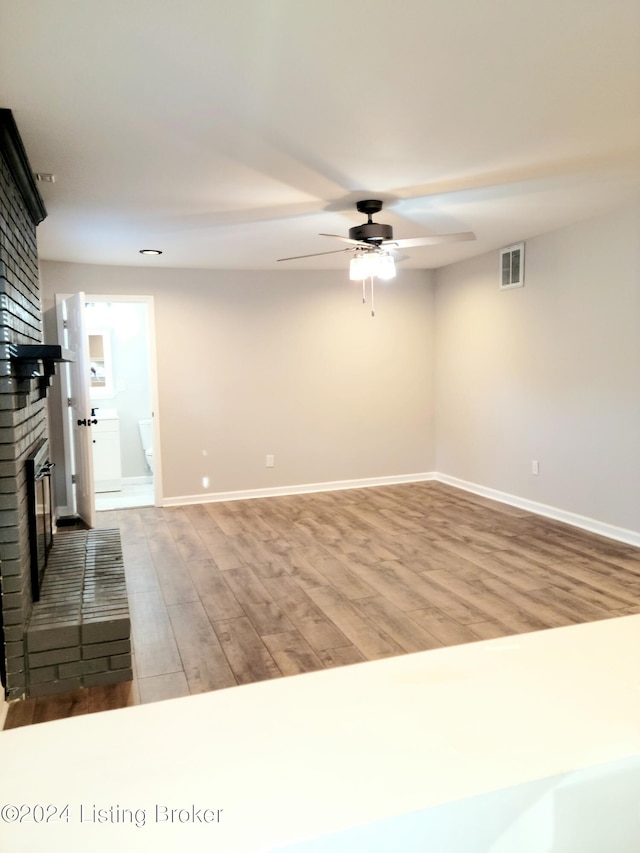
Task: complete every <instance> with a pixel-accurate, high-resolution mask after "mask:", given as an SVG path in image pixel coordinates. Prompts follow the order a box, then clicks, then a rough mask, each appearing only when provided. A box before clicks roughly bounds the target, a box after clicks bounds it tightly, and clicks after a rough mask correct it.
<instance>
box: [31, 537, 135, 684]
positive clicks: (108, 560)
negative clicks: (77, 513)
mask: <svg viewBox="0 0 640 853" xmlns="http://www.w3.org/2000/svg"><path fill="white" fill-rule="evenodd" d="M130 637H131V622H130V619H129V605H128V600H127V590H126V586H125V578H124V563H123V559H122V545H121V543H120V531H118V530H82V531H77V532H70V533H61V534H58V535H57V536H56V537H55V540H54V546H53V548H52V550H51V553H50V556H49V563H48V565H47V571H46V574H45V576H44V582H43V585H42V591H41V595H40V601H38V602H37V603H36V604H34V605H33V612H32V614H31V619H30V621H29V625H28V627H27V642H26V664H27V696H29V697H33V696H47V695H50V694H53V693H65V692H67V691H70V690H77V689H78V688H79V687H93V686H95V685H97V684H116V683H117V682H120V681H130V680H131V679H132V678H133V673H132V669H131V639H130Z"/></svg>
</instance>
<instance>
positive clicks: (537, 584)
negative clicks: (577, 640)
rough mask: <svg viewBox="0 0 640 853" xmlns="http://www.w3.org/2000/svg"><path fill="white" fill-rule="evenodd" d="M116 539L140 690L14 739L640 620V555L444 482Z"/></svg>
mask: <svg viewBox="0 0 640 853" xmlns="http://www.w3.org/2000/svg"><path fill="white" fill-rule="evenodd" d="M98 524H99V526H100V527H103V528H109V527H119V528H120V531H121V537H122V544H123V553H124V559H125V570H126V576H127V586H128V592H129V601H130V610H131V620H132V637H133V649H134V673H135V679H134V681H133V682H130V683H127V684H120V685H115V686H112V687H100V688H89V689H86V690H80V691H77V692H76V693H70V694H66V695H62V696H54V697H50V698H40V699H32V700H31V699H30V700H25V701H23V702H16V703H13V704H12V705H11V707H10V709H9V713H8V716H7V721H6V724H5V728H14V727H17V726H22V725H29V724H31V723H38V722H42V721H45V720H52V719H57V718H60V717H67V716H74V715H77V714H85V713H92V712H94V711H102V710H109V709H112V708H119V707H124V706H126V705H132V704H138V703H144V702H154V701H157V700H161V699H167V698H173V697H177V696H185V695H188V694H189V693H201V692H204V691H209V690H218V689H220V688H224V687H232V686H234V685H237V684H248V683H250V682H253V681H260V680H263V679H270V678H278V677H282V676H287V675H294V674H296V673H302V672H310V671H312V670H317V669H322V668H325V667H334V666H345V665H348V664H353V663H358V662H361V661H365V660H375V659H377V658H384V657H389V656H392V655H401V654H404V653H408V652H416V651H421V650H426V649H435V648H438V647H442V646H449V645H454V644H456V643H469V642H474V641H477V640H482V639H490V638H495V637H501V636H508V635H511V634H517V633H522V632H527V631H537V630H540V629H544V628H555V627H559V626H562V625H572V624H577V623H580V622H586V621H591V620H597V619H606V618H609V617H613V616H624V615H628V614H632V613H640V549H637V548H633V547H631V546H629V545H624V544H621V543H618V542H614V541H612V540H608V539H604V538H602V537H599V536H596V535H593V534H590V533H586V532H583V531H580V530H578V529H576V528H573V527H569V526H567V525H564V524H561V523H559V522H555V521H551V520H547V519H544V518H541V517H539V516H534V515H532V514H530V513H527V512H525V511H523V510H518V509H515V508H513V507H509V506H507V505H504V504H499V503H496V502H493V501H490V500H487V499H484V498H481V497H477V496H475V495H472V494H468V493H466V492H461V491H459V490H456V489H453V488H451V487H448V486H445V485H443V484H440V483H434V482H428V483H414V484H406V485H398V486H387V487H380V488H371V489H354V490H349V491H341V492H323V493H318V494H311V495H296V496H287V497H275V498H265V499H256V500H250V501H235V502H228V503H214V504H202V505H194V506H185V507H179V508H171V509H158V508H154V507H145V508H142V509H129V510H122V511H118V512H103V513H99V514H98ZM61 535H63V534H61Z"/></svg>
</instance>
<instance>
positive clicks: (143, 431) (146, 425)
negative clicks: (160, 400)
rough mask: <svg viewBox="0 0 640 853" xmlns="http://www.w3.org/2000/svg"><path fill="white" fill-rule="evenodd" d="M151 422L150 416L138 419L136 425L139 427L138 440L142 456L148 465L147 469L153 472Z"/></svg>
mask: <svg viewBox="0 0 640 853" xmlns="http://www.w3.org/2000/svg"><path fill="white" fill-rule="evenodd" d="M152 424H153V422H152V420H151V418H144V419H143V420H140V421H138V427H139V428H140V441H141V442H142V449H143V451H144V458H145V460H146V463H147V465H148V466H149V471H150V472H151V473H152V474H153V425H152Z"/></svg>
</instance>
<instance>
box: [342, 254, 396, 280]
mask: <svg viewBox="0 0 640 853" xmlns="http://www.w3.org/2000/svg"><path fill="white" fill-rule="evenodd" d="M374 276H375V278H381V279H382V280H383V281H389V280H390V279H392V278H395V276H396V265H395V262H394V260H393V257H392V256H391V255H390V254H389V253H388V252H381V251H377V250H374V251H371V252H358V253H357V254H355V255H354V256H353V258H351V262H350V264H349V278H350V279H351V281H362V280H363V279H365V278H373V277H374Z"/></svg>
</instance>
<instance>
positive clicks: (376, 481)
mask: <svg viewBox="0 0 640 853" xmlns="http://www.w3.org/2000/svg"><path fill="white" fill-rule="evenodd" d="M434 478H435V474H433V473H424V474H400V475H399V476H394V477H368V478H366V479H363V480H336V481H335V482H329V483H304V484H301V485H297V486H278V487H277V488H267V489H247V490H240V491H237V492H208V493H205V494H201V495H180V496H178V497H175V498H165V499H164V501H163V502H162V506H186V505H187V504H198V503H219V502H220V501H246V500H251V498H273V497H283V496H285V495H306V494H312V493H314V492H337V491H342V490H344V489H367V488H371V487H373V486H392V485H397V484H398V483H420V482H423V481H424V480H433V479H434Z"/></svg>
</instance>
